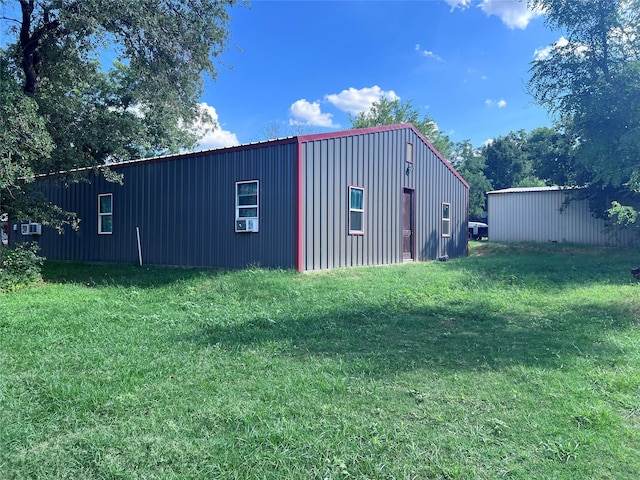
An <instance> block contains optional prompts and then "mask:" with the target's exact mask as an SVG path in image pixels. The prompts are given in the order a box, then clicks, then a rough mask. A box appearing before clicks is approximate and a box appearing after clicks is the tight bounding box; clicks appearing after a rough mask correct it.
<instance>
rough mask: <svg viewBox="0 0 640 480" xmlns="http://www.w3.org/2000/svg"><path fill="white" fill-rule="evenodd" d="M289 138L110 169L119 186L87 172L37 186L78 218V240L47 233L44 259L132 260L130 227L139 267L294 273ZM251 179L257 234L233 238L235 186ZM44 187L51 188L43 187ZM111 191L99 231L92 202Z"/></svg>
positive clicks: (292, 166) (292, 167)
mask: <svg viewBox="0 0 640 480" xmlns="http://www.w3.org/2000/svg"><path fill="white" fill-rule="evenodd" d="M295 159H296V145H295V143H293V142H290V143H279V144H269V145H266V144H265V145H257V146H252V147H251V148H236V149H225V150H219V151H212V152H203V153H202V154H191V155H186V156H182V157H171V158H166V159H158V160H154V161H148V162H147V161H144V162H132V163H129V164H125V165H121V166H116V167H114V170H116V171H118V172H121V173H123V174H124V185H122V186H121V185H117V184H112V183H108V182H105V180H104V179H103V178H101V177H100V178H95V177H93V176H92V178H91V180H92V181H91V184H87V183H81V184H76V185H72V186H70V187H68V188H61V187H58V186H55V185H52V184H51V181H47V180H43V181H42V186H43V188H44V191H45V192H46V194H47V195H48V196H49V198H50V199H51V200H52V201H53V202H54V203H57V204H59V205H60V206H62V207H63V208H66V209H69V210H72V211H76V212H78V214H79V216H80V217H81V218H82V222H81V231H80V233H79V234H76V233H75V232H72V231H70V229H67V230H68V231H67V232H66V234H65V235H63V236H58V235H57V234H56V233H55V232H54V231H52V230H51V229H48V228H45V229H44V232H43V235H42V238H41V240H40V244H41V247H42V254H43V255H44V256H46V257H47V258H51V259H58V260H79V261H95V262H122V263H135V262H137V260H138V253H137V243H136V227H139V228H140V233H141V245H142V255H143V260H144V263H145V264H153V265H172V266H201V267H220V268H243V267H246V266H247V265H250V264H256V265H262V266H265V267H270V268H276V267H281V268H293V267H294V260H295V258H294V252H295V249H294V246H295V222H294V219H295V188H296V184H295V180H294V179H295V176H294V172H295ZM239 180H258V181H259V182H260V183H259V185H260V192H259V202H260V219H259V230H260V231H259V232H258V233H235V230H234V222H235V182H236V181H239ZM47 184H48V185H47ZM99 193H113V234H112V235H98V234H97V196H98V194H99Z"/></svg>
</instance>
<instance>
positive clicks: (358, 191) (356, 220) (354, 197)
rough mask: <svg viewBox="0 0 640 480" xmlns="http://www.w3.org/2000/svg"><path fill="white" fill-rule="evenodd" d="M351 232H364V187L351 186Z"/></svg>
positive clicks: (361, 233) (354, 233)
mask: <svg viewBox="0 0 640 480" xmlns="http://www.w3.org/2000/svg"><path fill="white" fill-rule="evenodd" d="M349 234H350V235H363V234H364V188H362V187H349Z"/></svg>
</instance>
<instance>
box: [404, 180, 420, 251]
mask: <svg viewBox="0 0 640 480" xmlns="http://www.w3.org/2000/svg"><path fill="white" fill-rule="evenodd" d="M405 190H410V191H411V208H412V210H413V216H412V218H411V220H412V222H411V232H412V234H411V236H412V237H413V242H412V246H411V249H412V250H411V255H413V257H412V258H411V259H412V260H413V261H414V262H418V261H419V259H418V232H417V231H416V229H417V226H416V224H417V223H418V199H417V195H416V189H415V188H414V187H406V186H404V187H402V195H404V192H405ZM403 200H404V199H402V200H401V201H400V218H402V201H403ZM400 250H402V228H401V229H400ZM403 253H404V252H402V251H401V252H400V256H402V254H403Z"/></svg>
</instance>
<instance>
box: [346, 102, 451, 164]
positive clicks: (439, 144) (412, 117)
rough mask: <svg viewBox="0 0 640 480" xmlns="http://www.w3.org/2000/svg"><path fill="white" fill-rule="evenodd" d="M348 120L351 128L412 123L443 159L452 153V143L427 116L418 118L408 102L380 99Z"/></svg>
mask: <svg viewBox="0 0 640 480" xmlns="http://www.w3.org/2000/svg"><path fill="white" fill-rule="evenodd" d="M349 119H350V121H351V126H352V127H353V128H366V127H378V126H381V125H393V124H396V123H412V124H413V126H414V127H416V128H417V129H418V130H419V131H420V133H422V134H423V135H424V136H425V138H426V139H427V140H429V142H431V144H432V145H433V146H434V147H435V148H436V150H438V152H440V153H441V154H442V155H443V156H444V157H445V158H450V157H451V154H452V152H453V142H452V141H451V139H449V136H448V135H447V134H446V133H444V132H443V131H442V130H440V129H439V128H438V125H437V124H436V122H435V121H434V120H433V119H432V118H431V117H429V116H428V115H424V116H423V117H422V118H420V112H419V111H418V110H417V109H416V108H414V106H413V105H412V103H411V102H410V101H408V102H401V101H400V100H398V99H396V100H389V99H388V98H386V97H380V99H379V100H378V101H376V102H373V104H372V105H371V108H369V110H368V111H366V112H360V113H359V114H358V115H356V116H355V117H352V116H350V117H349Z"/></svg>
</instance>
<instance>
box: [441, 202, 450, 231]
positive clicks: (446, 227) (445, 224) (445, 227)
mask: <svg viewBox="0 0 640 480" xmlns="http://www.w3.org/2000/svg"><path fill="white" fill-rule="evenodd" d="M442 236H443V237H450V236H451V204H449V203H443V204H442Z"/></svg>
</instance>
